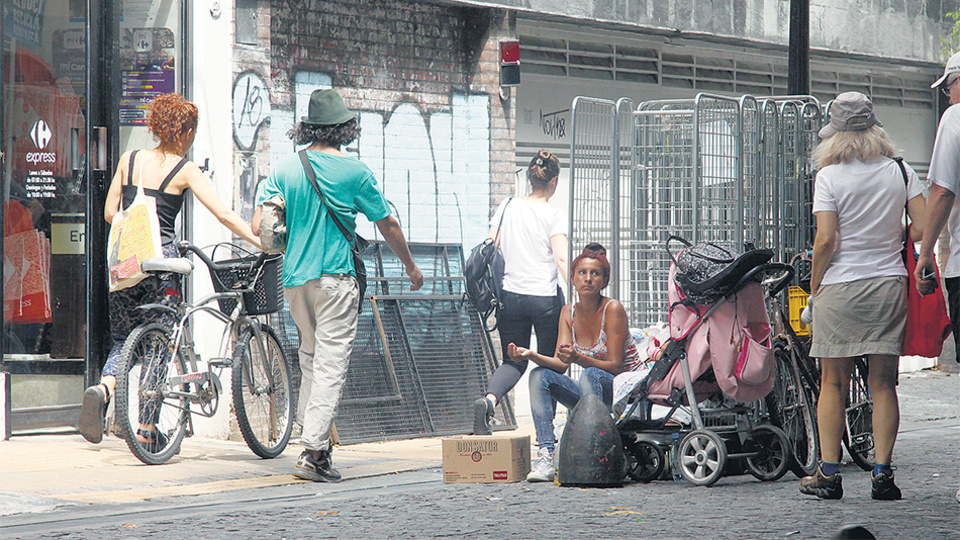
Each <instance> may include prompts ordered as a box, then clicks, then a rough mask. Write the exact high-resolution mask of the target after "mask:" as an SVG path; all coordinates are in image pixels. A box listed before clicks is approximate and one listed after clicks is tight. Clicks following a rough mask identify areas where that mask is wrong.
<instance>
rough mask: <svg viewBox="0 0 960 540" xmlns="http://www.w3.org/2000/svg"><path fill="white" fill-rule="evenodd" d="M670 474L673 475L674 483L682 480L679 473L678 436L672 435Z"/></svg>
mask: <svg viewBox="0 0 960 540" xmlns="http://www.w3.org/2000/svg"><path fill="white" fill-rule="evenodd" d="M670 473H671V474H672V475H673V481H674V482H680V481H682V480H683V473H681V472H680V434H679V433H674V434H673V442H672V444H671V445H670Z"/></svg>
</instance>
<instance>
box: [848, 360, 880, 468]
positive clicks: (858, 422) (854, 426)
mask: <svg viewBox="0 0 960 540" xmlns="http://www.w3.org/2000/svg"><path fill="white" fill-rule="evenodd" d="M868 377H869V372H868V367H867V363H866V361H864V360H863V359H857V361H856V363H855V364H854V367H853V374H852V375H851V377H850V394H849V396H848V397H847V413H846V419H847V431H846V432H845V433H844V434H843V445H844V446H846V447H847V453H849V454H850V458H851V459H853V462H854V463H856V464H857V466H858V467H860V468H861V469H863V470H865V471H872V470H873V466H874V465H875V464H876V455H875V449H874V445H873V398H872V397H870V388H869V387H868V386H867V378H868Z"/></svg>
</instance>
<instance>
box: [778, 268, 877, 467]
mask: <svg viewBox="0 0 960 540" xmlns="http://www.w3.org/2000/svg"><path fill="white" fill-rule="evenodd" d="M808 263H809V257H808V256H807V254H805V253H804V254H800V255H797V256H796V257H794V258H793V260H791V266H794V267H795V265H803V264H808ZM801 281H803V280H801ZM777 293H779V294H777ZM786 295H789V289H784V290H782V291H780V290H778V291H774V294H771V295H768V300H769V302H770V310H771V312H772V314H773V315H774V318H775V324H776V328H777V337H776V338H775V339H774V342H773V349H774V356H775V358H776V362H777V379H776V380H775V383H774V387H773V390H772V391H771V392H770V394H769V395H768V396H767V398H766V404H767V409H768V411H769V414H770V416H771V419H772V421H773V424H774V425H776V426H778V427H780V428H781V429H782V430H783V431H784V432H785V433H786V434H787V438H788V439H789V441H790V445H791V448H792V450H793V457H792V459H791V463H790V470H791V471H792V472H793V473H794V474H795V475H797V476H799V477H803V476H810V475H812V474H814V472H816V468H817V460H818V459H819V456H820V438H819V433H818V430H817V412H816V404H817V400H818V399H819V396H820V366H819V364H818V361H817V360H816V359H815V358H811V357H810V355H809V350H810V349H809V347H810V339H809V337H808V336H800V335H798V334H797V332H796V331H795V329H794V328H793V326H792V325H791V324H790V315H789V311H788V309H789V300H788V301H787V302H783V301H782V300H781V297H783V296H786ZM868 376H869V372H868V366H867V361H866V359H865V358H857V359H856V360H855V362H854V370H853V374H852V376H851V378H850V391H849V393H848V396H847V399H846V430H845V432H844V437H843V445H844V446H845V447H846V449H847V453H848V454H849V455H850V458H851V459H852V460H853V462H854V463H856V464H857V466H859V467H860V468H861V469H863V470H866V471H869V470H872V469H873V465H874V444H873V418H872V415H873V399H872V398H871V397H870V389H869V386H868V384H867V380H868Z"/></svg>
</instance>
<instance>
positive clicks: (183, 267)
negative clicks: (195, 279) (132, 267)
mask: <svg viewBox="0 0 960 540" xmlns="http://www.w3.org/2000/svg"><path fill="white" fill-rule="evenodd" d="M140 268H141V270H143V271H144V272H147V273H151V272H158V273H163V272H173V273H174V274H180V275H182V276H189V275H190V272H193V263H192V262H190V259H181V258H175V259H168V258H165V257H154V258H151V259H144V261H143V263H142V264H141V265H140Z"/></svg>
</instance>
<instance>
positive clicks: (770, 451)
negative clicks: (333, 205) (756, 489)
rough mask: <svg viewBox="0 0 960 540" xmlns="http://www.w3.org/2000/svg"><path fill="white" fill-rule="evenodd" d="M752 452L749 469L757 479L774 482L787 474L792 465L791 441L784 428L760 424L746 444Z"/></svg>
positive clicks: (747, 449)
mask: <svg viewBox="0 0 960 540" xmlns="http://www.w3.org/2000/svg"><path fill="white" fill-rule="evenodd" d="M744 450H745V451H746V452H747V453H749V454H752V455H751V456H750V457H748V458H746V463H747V470H748V471H750V474H752V475H753V476H754V477H755V478H756V479H757V480H761V481H764V482H772V481H774V480H779V479H780V478H782V477H783V475H785V474H787V470H789V465H790V442H789V441H788V440H787V434H786V433H784V432H783V430H782V429H780V428H778V427H774V426H758V427H757V428H756V429H754V430H753V433H752V434H751V435H750V438H749V439H747V440H746V443H745V444H744Z"/></svg>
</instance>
